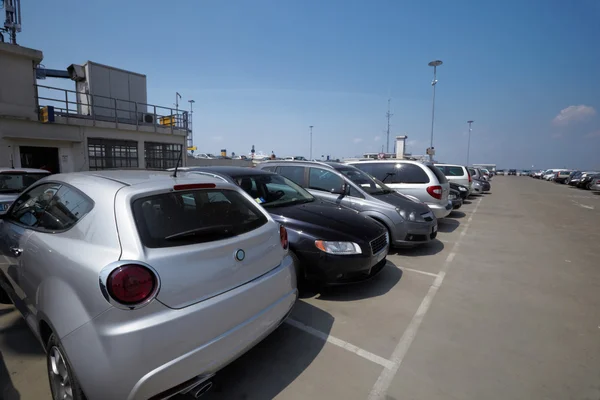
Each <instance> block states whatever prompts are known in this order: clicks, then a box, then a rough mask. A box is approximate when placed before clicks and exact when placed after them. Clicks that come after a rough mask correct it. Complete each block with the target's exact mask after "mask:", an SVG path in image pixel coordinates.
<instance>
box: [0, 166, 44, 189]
mask: <svg viewBox="0 0 600 400" xmlns="http://www.w3.org/2000/svg"><path fill="white" fill-rule="evenodd" d="M48 175H49V174H44V173H27V172H18V171H15V172H12V171H11V172H3V173H1V174H0V193H21V192H22V191H23V190H25V189H27V188H28V187H29V186H31V185H32V184H33V183H35V182H36V181H38V180H40V179H42V178H43V177H45V176H48Z"/></svg>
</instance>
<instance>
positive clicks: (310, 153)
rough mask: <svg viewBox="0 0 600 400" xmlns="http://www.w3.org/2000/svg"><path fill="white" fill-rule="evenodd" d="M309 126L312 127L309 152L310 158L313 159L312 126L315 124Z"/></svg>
mask: <svg viewBox="0 0 600 400" xmlns="http://www.w3.org/2000/svg"><path fill="white" fill-rule="evenodd" d="M309 128H310V152H309V156H308V159H309V160H312V128H313V125H311V126H309Z"/></svg>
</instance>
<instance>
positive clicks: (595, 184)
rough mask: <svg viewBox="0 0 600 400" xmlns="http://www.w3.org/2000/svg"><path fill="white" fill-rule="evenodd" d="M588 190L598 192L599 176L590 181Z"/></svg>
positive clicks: (599, 185)
mask: <svg viewBox="0 0 600 400" xmlns="http://www.w3.org/2000/svg"><path fill="white" fill-rule="evenodd" d="M590 190H594V191H598V190H600V175H596V176H595V177H594V179H592V181H591V182H590Z"/></svg>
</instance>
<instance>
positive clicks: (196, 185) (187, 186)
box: [173, 183, 216, 190]
mask: <svg viewBox="0 0 600 400" xmlns="http://www.w3.org/2000/svg"><path fill="white" fill-rule="evenodd" d="M215 187H216V185H215V184H214V183H187V184H184V185H175V186H173V190H194V189H214V188H215Z"/></svg>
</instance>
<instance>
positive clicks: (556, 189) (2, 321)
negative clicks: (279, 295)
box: [0, 176, 600, 400]
mask: <svg viewBox="0 0 600 400" xmlns="http://www.w3.org/2000/svg"><path fill="white" fill-rule="evenodd" d="M439 231H440V233H439V235H438V239H439V240H436V241H435V242H433V243H431V244H430V245H428V246H424V247H419V248H415V249H408V250H406V249H403V250H399V251H392V252H391V253H390V255H389V256H388V265H387V266H386V268H384V269H383V271H382V272H381V273H380V274H379V275H378V276H377V277H375V278H374V279H373V280H372V281H370V282H367V283H364V284H359V285H352V286H345V287H338V288H334V289H329V290H327V291H324V292H323V293H304V294H303V296H302V298H301V299H300V300H299V301H298V303H297V305H296V306H295V308H294V311H293V313H292V315H291V317H290V318H289V319H288V321H287V322H285V323H284V324H283V325H282V326H281V327H280V328H279V329H278V330H277V331H275V332H274V333H273V334H272V335H270V336H269V337H268V338H266V339H265V340H264V341H263V342H261V343H260V344H259V345H258V346H257V347H255V348H254V349H252V350H251V351H250V352H248V353H247V354H246V355H244V356H242V357H241V358H240V359H238V360H236V361H235V362H233V363H232V364H231V365H229V366H228V367H226V368H225V369H224V370H222V371H221V372H220V373H219V374H218V375H217V377H216V378H215V381H214V382H215V386H214V389H213V391H212V392H210V393H208V394H206V395H205V396H203V397H202V398H203V399H207V400H212V399H228V400H229V399H245V400H249V399H271V398H278V399H306V398H312V399H348V400H353V399H360V400H366V399H369V400H379V399H381V400H399V399H402V400H409V399H419V400H421V399H423V400H436V399H466V400H470V399H473V400H481V399H486V400H488V399H489V400H494V399H499V400H500V399H501V400H506V399H556V400H564V399H583V400H600V252H599V251H598V250H600V194H594V193H592V192H588V191H582V190H577V189H574V188H570V187H567V186H565V185H557V184H554V183H549V182H544V181H539V180H534V179H532V178H529V177H518V176H510V177H509V176H506V177H503V176H497V177H494V179H493V180H492V193H491V194H486V195H483V196H479V197H474V198H472V199H470V200H469V202H468V204H465V205H464V206H463V207H462V208H461V209H460V210H458V211H455V212H453V213H452V214H451V216H450V218H447V219H444V220H442V221H440V226H439ZM1 261H2V260H0V262H1ZM0 352H1V357H0V398H2V399H7V400H11V399H19V398H20V399H35V400H38V399H44V398H49V394H48V383H47V377H46V364H45V361H44V356H43V352H42V349H41V347H40V346H39V345H38V344H37V343H36V341H35V339H34V338H33V335H32V334H31V333H30V332H29V330H28V328H27V326H26V324H25V323H24V321H23V320H22V319H21V318H20V317H19V315H18V314H17V313H16V312H15V311H14V310H13V309H12V307H9V306H5V307H0ZM3 390H4V392H3Z"/></svg>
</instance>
